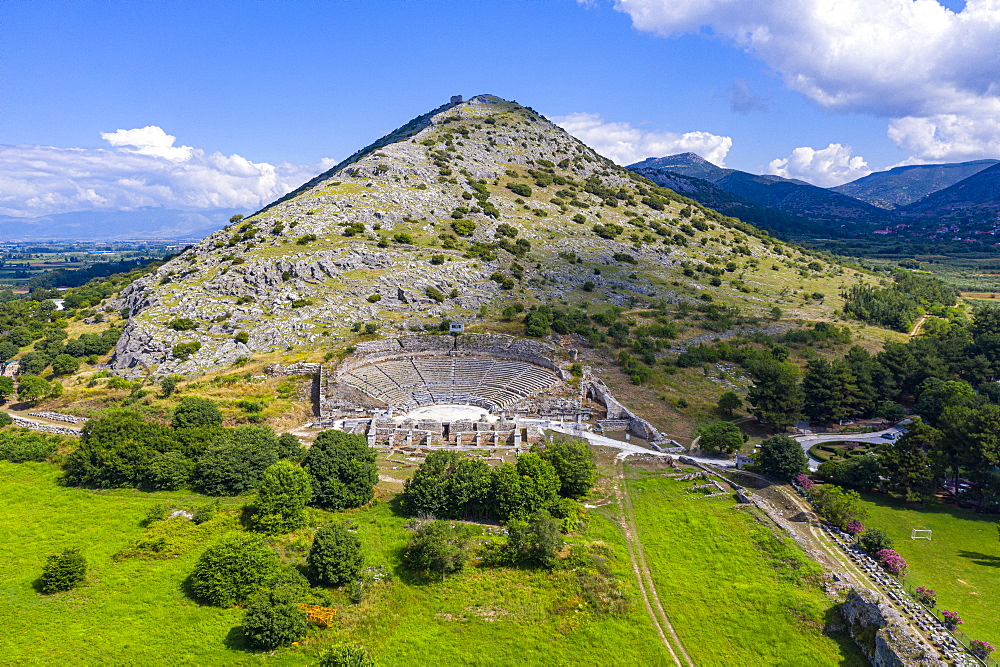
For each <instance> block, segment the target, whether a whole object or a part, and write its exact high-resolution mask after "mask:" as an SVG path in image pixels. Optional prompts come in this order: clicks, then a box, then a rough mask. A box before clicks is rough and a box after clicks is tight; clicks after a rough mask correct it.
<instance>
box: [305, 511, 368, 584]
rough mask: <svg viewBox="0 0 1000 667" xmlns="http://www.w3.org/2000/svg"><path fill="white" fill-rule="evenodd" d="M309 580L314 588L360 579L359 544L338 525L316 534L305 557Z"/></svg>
mask: <svg viewBox="0 0 1000 667" xmlns="http://www.w3.org/2000/svg"><path fill="white" fill-rule="evenodd" d="M306 564H307V565H308V567H309V579H310V580H311V581H312V582H313V583H314V584H315V585H317V586H334V587H335V586H343V585H346V584H349V583H351V582H352V581H355V580H356V579H357V578H358V577H359V576H360V575H361V568H362V566H363V565H364V556H363V554H362V552H361V540H360V539H358V536H357V535H356V534H355V533H352V532H351V531H349V530H347V527H346V526H345V525H343V524H340V523H334V524H329V525H326V526H322V527H321V528H320V529H319V530H317V531H316V537H315V538H314V539H313V543H312V547H310V548H309V555H308V556H307V557H306Z"/></svg>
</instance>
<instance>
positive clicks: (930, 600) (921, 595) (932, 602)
mask: <svg viewBox="0 0 1000 667" xmlns="http://www.w3.org/2000/svg"><path fill="white" fill-rule="evenodd" d="M916 596H917V600H918V601H919V602H920V604H922V605H924V606H926V607H934V606H936V605H937V593H936V592H934V589H933V588H924V587H923V586H917V590H916Z"/></svg>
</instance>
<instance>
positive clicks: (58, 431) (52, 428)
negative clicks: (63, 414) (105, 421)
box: [11, 415, 81, 435]
mask: <svg viewBox="0 0 1000 667" xmlns="http://www.w3.org/2000/svg"><path fill="white" fill-rule="evenodd" d="M11 417H12V418H13V419H14V426H19V427H21V428H28V429H31V430H32V431H41V432H42V433H54V434H55V435H80V433H81V431H80V429H78V428H70V427H69V426H56V425H55V424H43V423H42V422H36V421H34V420H32V419H25V418H23V417H16V416H14V415H11Z"/></svg>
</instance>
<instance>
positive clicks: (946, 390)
mask: <svg viewBox="0 0 1000 667" xmlns="http://www.w3.org/2000/svg"><path fill="white" fill-rule="evenodd" d="M917 391H918V396H919V398H918V399H917V404H916V406H915V407H916V410H917V414H919V415H920V416H921V417H922V418H923V419H924V420H925V421H926V422H927V423H928V424H932V425H933V424H937V421H938V419H940V418H941V414H942V413H943V412H944V411H945V409H947V408H950V407H954V406H973V405H974V404H975V403H976V392H975V391H974V390H973V389H972V385H971V384H969V383H968V382H966V381H964V380H941V379H939V378H935V377H932V378H927V379H926V380H924V381H923V382H921V383H920V387H919V388H918V389H917Z"/></svg>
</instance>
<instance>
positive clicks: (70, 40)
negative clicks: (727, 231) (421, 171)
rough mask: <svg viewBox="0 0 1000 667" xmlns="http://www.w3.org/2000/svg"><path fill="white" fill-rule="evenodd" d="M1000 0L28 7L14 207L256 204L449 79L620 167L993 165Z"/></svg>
mask: <svg viewBox="0 0 1000 667" xmlns="http://www.w3.org/2000/svg"><path fill="white" fill-rule="evenodd" d="M995 4H996V3H995V2H993V0H970V2H969V3H968V6H966V3H962V2H957V1H949V2H938V1H937V0H794V1H793V0H770V1H769V2H767V3H761V2H759V1H758V0H728V1H727V2H723V1H722V0H618V1H617V2H615V1H612V0H607V1H605V0H592V1H591V2H574V1H572V0H530V1H528V0H523V1H515V0H497V1H495V2H494V1H488V0H468V1H465V0H463V1H460V0H450V1H446V0H427V1H421V0H407V1H403V0H398V1H393V0H387V1H381V2H376V3H373V2H363V1H361V0H357V1H355V0H328V1H326V2H297V1H293V0H287V1H284V2H266V1H258V2H181V1H173V2H169V3H168V2H135V3H114V2H100V3H98V2H87V3H82V2H73V1H72V0H61V1H60V2H44V1H39V0H33V1H31V2H24V1H16V0H15V1H11V2H7V3H3V4H2V5H0V26H2V28H0V29H2V31H3V33H2V34H3V38H2V39H0V66H2V70H0V72H2V75H0V100H2V107H0V111H2V113H0V144H2V145H0V213H3V214H7V215H32V214H45V213H54V212H65V211H68V210H74V207H80V208H81V209H85V208H88V207H90V208H98V209H100V208H109V209H110V208H119V209H120V208H130V207H137V206H148V205H153V206H167V207H174V208H194V209H197V208H211V207H219V208H221V207H223V206H233V207H237V208H238V207H240V206H247V207H250V208H252V207H253V206H254V205H255V203H254V201H253V200H254V199H255V198H256V199H257V200H258V201H257V203H266V201H268V200H269V199H273V198H274V197H275V196H278V195H279V194H280V193H281V191H282V190H283V189H287V188H289V187H294V186H295V185H298V183H299V182H301V181H304V180H306V178H308V176H309V175H311V174H313V173H316V172H318V170H320V169H321V168H323V167H324V166H328V165H329V164H331V163H333V162H336V161H338V160H340V159H341V158H343V157H346V156H347V155H349V154H350V153H352V152H353V151H354V150H356V149H357V148H359V147H361V146H363V145H365V144H367V143H369V142H370V141H372V140H373V139H375V138H377V137H378V136H381V135H382V134H384V133H386V132H388V131H390V130H392V129H394V128H395V127H397V126H399V125H401V124H403V123H404V122H405V121H407V120H409V119H410V118H412V117H413V116H415V115H418V114H420V113H423V112H425V111H427V110H429V109H431V108H433V107H435V106H438V105H439V104H441V103H442V102H444V101H446V100H447V99H448V97H449V96H450V95H452V94H457V93H459V94H463V95H465V96H467V97H468V96H472V95H474V94H477V93H493V94H496V95H500V96H501V97H505V98H507V99H516V100H517V101H519V102H521V103H523V104H527V105H530V106H532V107H533V108H535V109H536V110H538V111H540V112H542V113H544V114H545V115H547V116H549V117H550V118H553V119H556V120H558V122H560V123H561V124H563V125H564V127H567V129H570V130H571V131H573V132H574V134H576V135H577V136H579V137H580V138H581V139H583V140H585V141H587V142H588V143H590V144H591V145H592V146H594V147H595V148H596V149H598V150H599V151H601V152H603V153H605V154H607V155H609V156H610V157H612V158H613V159H616V160H617V161H619V162H623V163H628V162H631V161H634V160H639V159H642V158H645V157H649V156H651V155H660V154H664V153H669V152H680V151H681V150H697V151H698V152H700V153H702V154H703V155H706V156H707V157H710V158H711V159H714V160H715V161H716V162H724V163H725V165H726V166H729V167H734V168H738V169H744V170H747V171H753V172H758V173H760V172H769V173H778V174H782V175H787V176H793V177H798V178H805V179H807V180H811V181H812V182H816V183H817V184H820V185H832V184H835V183H839V182H843V181H846V180H852V179H853V178H857V177H859V176H862V175H864V174H865V173H867V172H868V171H870V170H873V169H875V170H877V169H884V168H887V167H890V166H892V165H895V164H898V163H902V162H921V161H923V162H939V161H957V160H964V159H974V158H979V157H1000V155H998V154H1000V102H998V98H1000V93H998V91H997V89H996V82H995V81H994V78H995V72H996V71H998V69H1000V67H998V65H1000V63H998V61H997V58H998V53H997V52H998V49H997V48H996V44H998V43H1000V31H998V28H997V27H996V26H997V25H1000V9H998V8H994V7H993V5H995ZM954 12H961V13H958V14H956V13H954ZM764 34H766V35H767V38H766V39H764V38H762V37H761V35H764ZM748 35H751V36H750V37H748ZM119 130H122V131H123V132H117V131H119ZM128 131H132V132H131V133H129V132H128ZM171 138H174V140H173V141H171ZM47 147H52V149H50V148H47ZM54 149H58V150H54ZM70 149H74V150H70ZM77 149H79V150H77ZM653 151H658V152H653ZM198 179H200V180H198ZM195 181H197V182H195ZM296 181H298V182H296ZM137 184H138V185H137ZM213 188H214V189H213ZM5 190H6V191H7V192H6V193H5V192H4V191H5ZM168 191H169V192H168Z"/></svg>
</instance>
